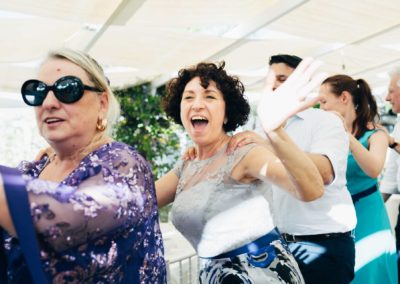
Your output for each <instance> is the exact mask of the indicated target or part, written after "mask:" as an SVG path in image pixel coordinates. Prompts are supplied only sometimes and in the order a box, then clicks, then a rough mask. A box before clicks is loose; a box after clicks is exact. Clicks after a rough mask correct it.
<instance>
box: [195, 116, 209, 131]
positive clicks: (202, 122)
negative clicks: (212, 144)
mask: <svg viewBox="0 0 400 284" xmlns="http://www.w3.org/2000/svg"><path fill="white" fill-rule="evenodd" d="M191 122H192V125H193V128H194V129H195V130H197V131H201V130H203V129H204V128H206V126H207V124H208V119H207V118H205V117H204V116H193V117H192V119H191Z"/></svg>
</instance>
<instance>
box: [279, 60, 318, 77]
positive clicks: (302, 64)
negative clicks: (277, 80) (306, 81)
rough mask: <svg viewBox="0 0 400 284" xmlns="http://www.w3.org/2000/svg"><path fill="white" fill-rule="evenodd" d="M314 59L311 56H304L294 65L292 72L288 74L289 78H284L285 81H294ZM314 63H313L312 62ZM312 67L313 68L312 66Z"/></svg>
mask: <svg viewBox="0 0 400 284" xmlns="http://www.w3.org/2000/svg"><path fill="white" fill-rule="evenodd" d="M313 62H314V59H313V58H311V57H306V58H304V59H303V60H302V61H301V62H300V64H299V65H298V66H297V67H296V69H295V70H294V71H293V73H292V74H291V75H290V76H289V78H288V79H287V80H286V82H290V81H294V80H296V79H298V77H302V76H303V74H304V72H305V71H306V70H307V69H308V68H310V66H311V65H312V64H313ZM314 64H315V63H314ZM313 69H315V68H314V67H313Z"/></svg>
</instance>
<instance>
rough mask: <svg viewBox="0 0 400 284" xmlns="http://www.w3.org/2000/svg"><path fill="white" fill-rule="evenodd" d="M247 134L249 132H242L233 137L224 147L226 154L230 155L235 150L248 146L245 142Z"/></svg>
mask: <svg viewBox="0 0 400 284" xmlns="http://www.w3.org/2000/svg"><path fill="white" fill-rule="evenodd" d="M249 132H250V131H243V132H240V133H236V134H235V135H233V136H232V138H231V140H230V141H229V143H228V146H227V147H226V153H227V154H228V155H229V154H232V153H233V152H234V151H235V150H236V149H237V148H239V147H241V146H243V145H246V144H249V142H247V135H248V133H249Z"/></svg>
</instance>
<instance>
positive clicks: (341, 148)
mask: <svg viewBox="0 0 400 284" xmlns="http://www.w3.org/2000/svg"><path fill="white" fill-rule="evenodd" d="M301 60H302V59H301V58H299V57H297V56H292V55H284V54H283V55H282V54H280V55H275V56H272V57H271V59H270V62H269V65H270V68H271V69H272V70H273V71H274V72H275V76H276V81H275V85H274V89H276V88H277V87H278V86H279V85H280V84H282V83H283V82H285V81H286V79H287V78H288V77H289V76H290V74H291V73H292V72H293V71H294V69H295V68H296V67H297V65H298V64H299V63H300V61H301ZM285 130H286V132H287V134H288V135H289V136H290V138H292V140H293V141H295V143H296V144H297V145H298V146H299V147H300V149H302V150H303V151H305V152H307V153H309V156H310V157H311V159H312V160H313V161H314V163H315V164H316V166H317V168H318V170H319V171H320V173H321V176H322V178H323V180H324V183H325V185H326V186H325V192H324V194H323V196H322V197H321V198H319V199H317V200H315V201H312V202H302V201H299V200H297V199H295V198H293V197H291V196H290V195H289V194H286V193H285V192H284V191H282V190H281V189H279V188H277V187H274V188H273V213H274V221H275V223H276V226H277V227H278V229H279V231H280V232H281V233H282V235H283V237H284V239H285V240H286V241H287V242H288V245H289V249H290V250H291V252H292V253H293V255H294V257H295V258H296V260H297V262H298V264H299V267H300V270H301V272H302V274H303V276H304V279H305V282H306V283H307V284H313V283H316V284H320V283H324V284H325V283H332V284H338V283H350V281H351V280H352V279H353V278H354V264H355V247H354V238H353V235H352V230H353V229H354V228H355V226H356V213H355V209H354V205H353V202H352V199H351V196H350V193H349V191H348V190H347V187H346V168H347V155H348V149H349V140H348V135H347V133H346V131H345V129H344V126H343V122H342V121H341V120H340V119H339V118H338V117H337V116H336V115H334V114H332V113H328V112H325V111H322V110H319V109H308V110H305V111H303V112H300V113H298V114H296V115H294V116H293V117H291V118H290V119H289V120H288V121H287V122H286V125H285ZM239 135H243V136H248V135H249V132H244V134H237V135H236V136H237V137H239ZM250 135H251V134H250ZM235 140H236V139H234V141H235ZM238 140H241V138H238V139H237V140H236V141H238ZM244 140H246V139H244ZM249 141H250V140H247V142H249ZM244 144H245V143H244Z"/></svg>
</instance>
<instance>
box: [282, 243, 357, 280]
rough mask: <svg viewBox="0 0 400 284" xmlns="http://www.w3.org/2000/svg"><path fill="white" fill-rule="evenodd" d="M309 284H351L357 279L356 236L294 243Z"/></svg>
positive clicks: (293, 252) (294, 253)
mask: <svg viewBox="0 0 400 284" xmlns="http://www.w3.org/2000/svg"><path fill="white" fill-rule="evenodd" d="M288 245H289V249H290V251H291V252H292V254H293V255H294V257H295V258H296V260H297V263H298V265H299V267H300V270H301V273H302V274H303V277H304V280H305V282H306V283H307V284H321V283H323V284H348V283H350V281H351V280H352V279H353V278H354V264H355V246H354V238H353V237H352V236H339V237H332V238H328V239H325V240H321V241H313V242H290V243H288Z"/></svg>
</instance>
